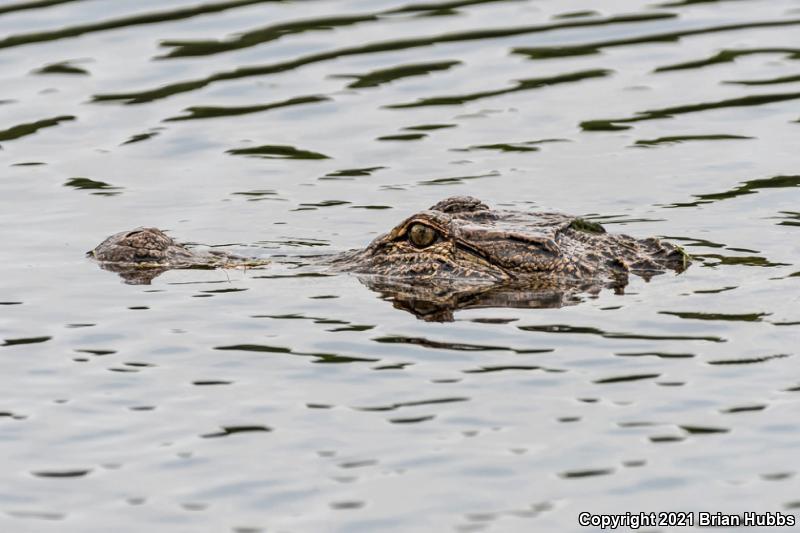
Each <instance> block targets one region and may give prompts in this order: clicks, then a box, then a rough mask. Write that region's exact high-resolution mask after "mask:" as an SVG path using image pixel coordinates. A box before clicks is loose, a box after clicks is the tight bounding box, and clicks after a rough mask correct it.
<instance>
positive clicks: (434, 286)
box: [87, 196, 690, 320]
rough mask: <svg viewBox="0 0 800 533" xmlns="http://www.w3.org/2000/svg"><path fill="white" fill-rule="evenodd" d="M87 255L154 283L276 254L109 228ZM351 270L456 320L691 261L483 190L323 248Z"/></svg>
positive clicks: (331, 261)
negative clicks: (505, 204)
mask: <svg viewBox="0 0 800 533" xmlns="http://www.w3.org/2000/svg"><path fill="white" fill-rule="evenodd" d="M87 255H89V256H90V257H93V258H94V259H95V260H97V261H98V262H99V264H100V266H101V267H102V268H104V269H107V270H111V271H114V272H117V273H118V274H120V275H121V276H122V277H123V279H124V280H125V281H126V282H127V283H133V284H148V283H150V281H151V280H152V279H153V278H155V277H156V276H158V275H159V274H161V273H162V272H165V271H167V270H171V269H187V268H206V269H209V268H237V267H243V268H256V267H263V266H264V265H266V264H268V263H269V262H270V261H269V260H268V259H260V258H248V257H242V256H238V255H234V254H231V253H228V252H223V251H219V250H210V251H204V250H199V249H194V248H191V247H188V246H186V245H183V244H180V243H178V242H176V241H175V240H174V239H172V238H171V237H169V236H167V235H166V234H165V233H164V232H162V231H161V230H158V229H156V228H137V229H135V230H132V231H124V232H121V233H117V234H115V235H112V236H110V237H108V238H107V239H106V240H104V241H103V242H102V243H100V244H99V245H98V246H97V247H96V248H94V249H93V250H91V251H89V252H87ZM315 263H316V264H317V265H321V266H324V267H325V268H327V269H328V270H330V271H332V272H351V273H354V274H356V275H358V277H359V279H360V280H361V281H362V282H363V283H364V284H366V285H367V286H368V287H369V288H371V289H373V290H375V291H377V292H380V293H381V294H383V295H384V296H385V297H386V298H387V299H390V300H392V301H393V303H394V305H395V306H396V307H398V308H402V309H405V310H407V311H410V312H413V313H414V314H415V315H417V316H419V317H421V318H425V319H427V320H451V319H452V312H453V310H455V309H463V308H467V307H562V306H564V305H569V304H571V303H577V302H579V301H581V300H582V298H581V295H584V294H589V295H596V294H597V293H598V292H599V291H600V290H601V289H603V288H610V289H613V290H615V291H616V292H619V293H621V292H623V289H624V287H625V286H626V285H627V284H628V278H629V275H631V274H634V275H637V276H640V277H642V278H644V279H645V280H649V279H650V278H651V277H652V276H654V275H657V274H663V273H665V272H668V271H673V272H676V273H680V272H682V271H683V270H685V269H686V268H687V267H688V266H689V263H690V257H689V255H688V254H687V253H686V252H685V251H684V250H683V249H682V248H681V247H680V246H677V245H674V244H672V243H669V242H665V241H661V240H660V239H657V238H655V237H648V238H643V239H638V238H634V237H631V236H628V235H624V234H618V233H608V232H606V230H605V228H604V227H603V226H602V225H601V224H598V223H597V222H593V221H590V220H587V219H585V218H580V217H575V216H571V215H566V214H562V213H554V212H525V211H512V210H495V209H490V208H489V207H488V206H487V205H486V204H485V203H483V202H482V201H480V200H479V199H477V198H473V197H469V196H455V197H451V198H446V199H444V200H442V201H440V202H438V203H436V204H435V205H433V206H431V207H430V208H429V209H426V210H424V211H420V212H419V213H416V214H414V215H412V216H410V217H408V218H406V219H405V220H404V221H403V222H401V223H400V224H398V225H397V226H395V227H394V228H393V229H392V230H391V231H389V232H388V233H386V234H383V235H381V236H379V237H377V238H375V239H374V240H373V241H372V242H371V243H370V244H369V245H368V246H367V247H366V248H364V249H360V250H352V251H348V252H344V253H341V254H337V255H331V256H324V257H321V258H317V260H316V261H315Z"/></svg>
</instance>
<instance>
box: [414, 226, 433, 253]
mask: <svg viewBox="0 0 800 533" xmlns="http://www.w3.org/2000/svg"><path fill="white" fill-rule="evenodd" d="M408 240H409V241H411V244H413V245H414V246H416V247H417V248H427V247H428V246H430V245H431V244H433V243H434V242H435V241H436V230H434V229H433V228H431V227H430V226H426V225H425V224H420V223H416V224H413V225H412V226H411V227H410V228H409V229H408Z"/></svg>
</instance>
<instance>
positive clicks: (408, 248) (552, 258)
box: [334, 196, 689, 284]
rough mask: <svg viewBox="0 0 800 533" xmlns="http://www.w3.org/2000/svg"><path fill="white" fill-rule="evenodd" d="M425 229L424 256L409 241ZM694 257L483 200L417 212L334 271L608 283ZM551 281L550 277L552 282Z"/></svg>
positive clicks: (682, 264) (652, 241) (679, 265)
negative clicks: (428, 240) (432, 237)
mask: <svg viewBox="0 0 800 533" xmlns="http://www.w3.org/2000/svg"><path fill="white" fill-rule="evenodd" d="M419 224H424V225H427V226H429V227H430V228H432V229H433V230H434V231H436V232H437V234H438V239H437V240H436V241H435V243H434V244H432V245H431V246H428V247H426V248H423V249H420V248H419V247H417V246H414V245H413V244H412V243H411V242H409V238H408V230H409V228H411V227H413V226H415V225H419ZM688 261H689V259H688V256H687V255H686V254H685V252H683V250H681V249H680V248H679V247H677V246H675V245H672V244H670V243H666V242H661V241H660V240H658V239H656V238H647V239H635V238H633V237H630V236H628V235H622V234H611V233H606V232H605V230H604V229H603V228H602V227H601V226H599V225H598V224H596V223H591V222H586V221H583V220H582V219H579V218H577V217H574V216H570V215H565V214H561V213H535V212H533V213H525V212H519V211H501V210H491V209H489V207H487V206H486V204H484V203H483V202H481V201H480V200H478V199H477V198H472V197H469V196H456V197H452V198H446V199H444V200H442V201H440V202H438V203H437V204H435V205H433V206H432V207H431V208H430V209H428V210H426V211H422V212H420V213H417V214H415V215H413V216H411V217H409V218H408V219H406V220H405V221H403V222H402V223H401V224H400V225H398V226H397V227H395V228H394V229H392V230H391V231H390V232H389V233H387V234H385V235H382V236H380V237H378V238H377V239H375V240H374V241H373V242H372V243H371V244H370V245H369V246H368V247H367V248H366V249H365V250H363V251H362V252H357V253H352V254H348V255H347V256H346V257H344V258H341V259H339V260H334V265H335V266H336V267H337V268H338V269H340V270H346V271H351V272H357V273H363V274H373V275H380V276H385V277H394V278H403V277H416V276H419V275H420V273H422V272H425V273H426V277H428V278H437V277H439V278H444V277H449V278H459V279H472V280H494V281H511V280H514V281H519V280H524V279H527V278H530V277H536V278H537V280H539V281H541V280H542V279H543V278H547V279H553V280H558V284H562V283H563V282H565V281H568V280H573V281H575V280H610V281H613V282H614V283H619V281H620V280H621V279H625V276H627V274H628V273H631V272H632V273H634V274H637V275H640V276H642V277H645V278H648V277H650V276H653V275H655V274H659V273H663V272H666V271H668V270H673V271H676V272H680V271H682V270H684V269H685V268H686V267H687V266H688ZM546 274H549V275H546Z"/></svg>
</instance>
